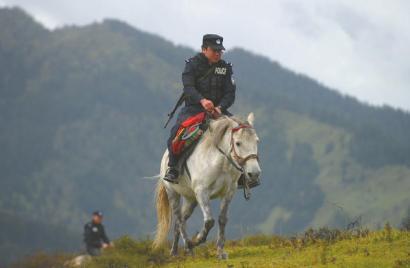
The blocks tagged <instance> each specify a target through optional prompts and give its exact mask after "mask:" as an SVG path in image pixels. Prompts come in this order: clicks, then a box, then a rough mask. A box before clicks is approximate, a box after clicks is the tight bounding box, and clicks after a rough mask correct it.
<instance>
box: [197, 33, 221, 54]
mask: <svg viewBox="0 0 410 268" xmlns="http://www.w3.org/2000/svg"><path fill="white" fill-rule="evenodd" d="M223 41H224V39H223V37H222V36H220V35H217V34H205V35H204V36H203V38H202V45H203V46H209V47H211V48H213V49H215V50H225V47H224V46H223V44H222V43H223Z"/></svg>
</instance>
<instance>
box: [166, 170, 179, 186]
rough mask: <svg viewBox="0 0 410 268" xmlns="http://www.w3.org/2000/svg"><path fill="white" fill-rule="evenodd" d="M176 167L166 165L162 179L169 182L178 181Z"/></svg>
mask: <svg viewBox="0 0 410 268" xmlns="http://www.w3.org/2000/svg"><path fill="white" fill-rule="evenodd" d="M178 175H179V172H178V169H176V168H175V167H173V166H171V167H168V169H167V172H166V173H165V176H164V180H166V181H169V182H170V183H175V184H177V183H178Z"/></svg>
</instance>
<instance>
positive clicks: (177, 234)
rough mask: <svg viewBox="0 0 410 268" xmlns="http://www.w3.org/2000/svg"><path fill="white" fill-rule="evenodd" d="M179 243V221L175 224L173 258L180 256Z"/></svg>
mask: <svg viewBox="0 0 410 268" xmlns="http://www.w3.org/2000/svg"><path fill="white" fill-rule="evenodd" d="M178 242H179V224H178V222H177V221H175V223H174V240H173V241H172V247H171V256H176V255H178Z"/></svg>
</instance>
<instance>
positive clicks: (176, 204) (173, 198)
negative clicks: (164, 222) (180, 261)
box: [168, 191, 181, 256]
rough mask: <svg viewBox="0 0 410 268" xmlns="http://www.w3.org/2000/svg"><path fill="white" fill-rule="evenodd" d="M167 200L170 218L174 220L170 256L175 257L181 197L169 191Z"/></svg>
mask: <svg viewBox="0 0 410 268" xmlns="http://www.w3.org/2000/svg"><path fill="white" fill-rule="evenodd" d="M168 200H169V203H170V205H171V208H172V218H174V219H175V223H174V240H173V242H172V248H171V252H170V253H171V255H172V256H175V255H177V253H178V241H179V223H180V218H181V195H179V194H178V193H177V192H174V191H170V193H169V195H168Z"/></svg>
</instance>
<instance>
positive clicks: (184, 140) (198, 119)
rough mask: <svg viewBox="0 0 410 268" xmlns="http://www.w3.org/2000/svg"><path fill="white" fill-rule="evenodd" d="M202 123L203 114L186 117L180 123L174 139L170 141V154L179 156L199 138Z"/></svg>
mask: <svg viewBox="0 0 410 268" xmlns="http://www.w3.org/2000/svg"><path fill="white" fill-rule="evenodd" d="M204 121H205V112H200V113H198V114H196V115H193V116H191V117H188V118H187V119H185V121H183V122H182V123H181V125H180V126H179V128H178V131H177V134H176V135H175V138H174V139H173V140H172V152H173V153H174V154H175V155H179V154H181V153H182V152H183V151H185V150H186V149H187V148H188V147H189V146H190V145H191V144H192V143H193V142H194V141H196V140H198V139H199V138H200V137H201V135H202V134H203V130H202V129H201V128H200V127H201V124H202V123H203V122H204Z"/></svg>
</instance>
